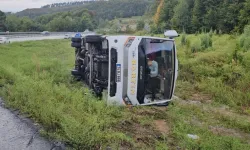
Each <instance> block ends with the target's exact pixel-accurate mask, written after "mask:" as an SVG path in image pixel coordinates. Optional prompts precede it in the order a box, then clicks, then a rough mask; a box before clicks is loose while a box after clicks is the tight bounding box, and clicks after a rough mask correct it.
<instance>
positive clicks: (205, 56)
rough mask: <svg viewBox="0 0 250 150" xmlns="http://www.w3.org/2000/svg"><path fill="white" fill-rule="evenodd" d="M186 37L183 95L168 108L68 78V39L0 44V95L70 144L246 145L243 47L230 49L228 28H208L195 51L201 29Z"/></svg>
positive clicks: (249, 79) (248, 122) (249, 120)
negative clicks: (110, 95) (124, 101)
mask: <svg viewBox="0 0 250 150" xmlns="http://www.w3.org/2000/svg"><path fill="white" fill-rule="evenodd" d="M186 39H187V40H186V41H188V42H184V44H183V42H182V38H179V39H178V56H179V60H180V76H179V80H178V85H177V89H176V95H177V96H179V97H181V99H177V100H175V101H174V102H173V103H172V104H171V105H170V106H169V107H167V108H165V107H135V108H121V107H115V106H112V107H111V106H107V105H106V104H105V103H104V102H103V101H100V100H97V99H96V98H95V97H93V96H92V95H91V94H90V92H89V91H88V90H87V89H86V88H84V87H83V85H82V84H81V83H77V82H75V81H74V80H73V79H72V78H71V75H70V69H71V68H72V67H73V66H74V50H73V49H72V48H71V47H70V42H69V41H67V40H48V41H46V40H45V41H36V42H23V43H12V44H10V45H0V96H1V97H3V98H4V99H5V101H6V104H7V105H8V107H11V108H15V109H19V110H20V111H21V112H22V113H23V114H24V115H26V116H28V117H30V118H32V119H34V120H35V121H36V122H37V123H39V124H41V125H42V126H43V127H44V130H42V131H41V133H42V134H43V135H44V136H46V137H48V138H52V139H58V140H62V141H64V142H65V143H66V144H67V145H69V146H70V147H71V148H72V149H105V148H106V147H112V148H114V149H145V150H146V149H152V150H153V149H157V150H158V149H159V150H163V149H206V150H207V149H211V150H212V149H220V150H221V149H222V150H224V149H225V150H228V149H235V150H236V149H239V150H244V149H245V150H248V149H250V145H249V144H250V116H249V114H250V109H249V104H250V102H249V99H250V95H249V93H250V92H249V90H250V88H249V83H250V75H249V66H250V63H249V60H248V59H247V58H249V57H250V54H249V52H244V51H236V52H235V49H236V42H237V37H234V36H230V35H221V36H217V35H216V36H215V35H214V36H213V37H212V41H213V44H212V47H209V48H206V49H202V48H200V49H199V48H198V50H199V51H198V50H197V52H196V51H194V50H196V49H197V45H195V43H197V42H195V41H197V40H198V42H200V41H199V39H200V36H195V35H190V36H187V37H186ZM198 47H199V46H198ZM235 53H236V54H235ZM235 56H237V57H235ZM239 58H240V59H239ZM248 63H249V65H248ZM188 134H194V135H198V136H199V139H196V140H193V139H190V138H189V137H188V136H187V135H188Z"/></svg>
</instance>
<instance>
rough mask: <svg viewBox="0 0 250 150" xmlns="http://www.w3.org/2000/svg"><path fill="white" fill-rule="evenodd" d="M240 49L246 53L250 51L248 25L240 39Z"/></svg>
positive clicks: (249, 30)
mask: <svg viewBox="0 0 250 150" xmlns="http://www.w3.org/2000/svg"><path fill="white" fill-rule="evenodd" d="M240 47H241V48H243V50H245V51H247V50H249V49H250V25H248V26H246V27H245V29H244V33H243V34H242V35H241V37H240Z"/></svg>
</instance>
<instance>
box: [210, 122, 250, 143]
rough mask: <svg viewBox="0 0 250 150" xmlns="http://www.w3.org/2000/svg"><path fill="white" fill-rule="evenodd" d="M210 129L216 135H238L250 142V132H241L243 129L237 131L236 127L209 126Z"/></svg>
mask: <svg viewBox="0 0 250 150" xmlns="http://www.w3.org/2000/svg"><path fill="white" fill-rule="evenodd" d="M209 129H210V131H211V132H212V133H213V134H216V135H222V136H231V137H237V138H240V139H242V140H244V141H246V142H247V143H248V144H250V134H247V133H244V132H241V131H237V130H235V129H228V128H224V127H212V126H211V127H209Z"/></svg>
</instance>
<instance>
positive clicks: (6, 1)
mask: <svg viewBox="0 0 250 150" xmlns="http://www.w3.org/2000/svg"><path fill="white" fill-rule="evenodd" d="M70 1H76V0H0V10H1V11H4V12H10V11H11V12H17V11H21V10H24V9H26V8H40V7H41V6H43V5H47V4H51V3H56V2H70Z"/></svg>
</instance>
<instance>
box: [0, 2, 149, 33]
mask: <svg viewBox="0 0 250 150" xmlns="http://www.w3.org/2000/svg"><path fill="white" fill-rule="evenodd" d="M152 2H153V1H152V0H146V1H145V0H137V1H133V0H110V1H95V2H91V3H89V2H88V3H87V4H84V5H80V6H78V5H77V6H75V3H72V5H71V4H69V5H67V6H62V5H63V3H62V4H52V5H53V6H57V7H51V8H40V9H27V10H24V11H22V12H18V13H16V14H7V15H5V17H4V18H3V19H1V22H2V25H4V27H3V29H2V30H3V31H4V30H9V31H11V32H17V31H43V30H49V31H84V30H85V29H90V30H93V29H96V28H97V26H98V24H100V22H104V21H105V20H112V19H114V18H127V17H132V16H142V15H144V14H145V12H146V11H148V10H149V9H150V7H151V6H152V5H153V3H152ZM76 3H77V2H76ZM65 5H66V4H65ZM44 7H47V6H44ZM67 9H69V10H67ZM57 10H59V11H58V12H57ZM64 10H66V11H64ZM61 11H62V12H61ZM51 12H54V13H51ZM0 15H1V14H0ZM2 15H3V16H4V14H2ZM0 30H1V29H0Z"/></svg>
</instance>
